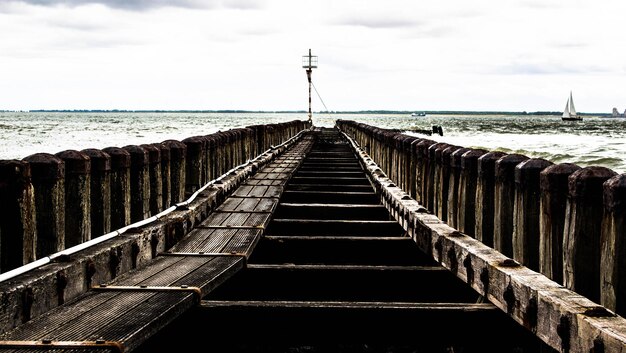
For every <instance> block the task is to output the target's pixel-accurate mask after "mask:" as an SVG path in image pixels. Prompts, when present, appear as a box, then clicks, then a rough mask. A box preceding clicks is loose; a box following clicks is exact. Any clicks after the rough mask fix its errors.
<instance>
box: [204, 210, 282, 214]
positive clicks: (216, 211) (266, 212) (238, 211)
mask: <svg viewBox="0 0 626 353" xmlns="http://www.w3.org/2000/svg"><path fill="white" fill-rule="evenodd" d="M213 212H214V213H255V214H256V213H259V214H271V213H273V212H272V211H246V210H236V211H229V210H215V211H213Z"/></svg>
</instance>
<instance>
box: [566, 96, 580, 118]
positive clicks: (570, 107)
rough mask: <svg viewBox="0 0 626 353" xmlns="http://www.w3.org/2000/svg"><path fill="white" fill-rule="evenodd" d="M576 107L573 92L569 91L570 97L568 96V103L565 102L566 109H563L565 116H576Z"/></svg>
mask: <svg viewBox="0 0 626 353" xmlns="http://www.w3.org/2000/svg"><path fill="white" fill-rule="evenodd" d="M576 115H577V114H576V108H575V107H574V99H573V98H572V92H571V91H570V92H569V98H567V103H565V109H564V110H563V117H564V118H575V117H576Z"/></svg>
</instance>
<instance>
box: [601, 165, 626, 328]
mask: <svg viewBox="0 0 626 353" xmlns="http://www.w3.org/2000/svg"><path fill="white" fill-rule="evenodd" d="M603 189H604V190H603V191H604V216H603V219H602V233H601V241H602V249H601V254H600V256H601V257H600V268H602V272H601V273H600V283H601V284H602V287H601V292H600V294H601V297H600V299H601V303H602V305H604V306H606V307H607V308H609V309H611V310H614V311H615V312H617V313H618V314H619V315H622V316H626V281H625V280H624V278H625V275H626V273H624V270H625V269H626V243H625V242H624V241H625V240H626V237H624V234H626V224H625V222H624V220H625V219H626V174H620V175H616V176H614V177H612V178H611V179H609V180H607V181H606V182H605V183H604V185H603Z"/></svg>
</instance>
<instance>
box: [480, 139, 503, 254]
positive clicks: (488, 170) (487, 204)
mask: <svg viewBox="0 0 626 353" xmlns="http://www.w3.org/2000/svg"><path fill="white" fill-rule="evenodd" d="M504 156H506V153H504V152H500V151H491V152H488V153H486V154H484V155H482V156H480V157H479V158H478V183H477V185H476V227H475V230H474V236H476V239H478V240H480V241H481V242H482V243H483V244H485V245H487V246H490V247H493V233H494V230H493V228H494V220H495V185H496V161H497V160H499V159H500V158H502V157H504Z"/></svg>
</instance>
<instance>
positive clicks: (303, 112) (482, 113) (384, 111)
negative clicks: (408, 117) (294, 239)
mask: <svg viewBox="0 0 626 353" xmlns="http://www.w3.org/2000/svg"><path fill="white" fill-rule="evenodd" d="M416 111H419V112H424V113H426V115H428V114H435V115H441V114H463V115H486V114H492V115H493V114H498V115H558V116H560V115H561V114H562V112H556V111H555V112H549V111H538V112H525V111H522V112H505V111H464V110H415V111H408V110H355V111H317V112H313V113H314V114H411V113H414V112H416ZM0 112H1V113H254V114H259V113H266V114H307V111H305V110H236V109H224V110H194V109H180V110H160V109H154V110H151V109H149V110H125V109H110V110H107V109H33V110H0ZM578 115H583V116H611V114H610V113H580V112H579V113H578Z"/></svg>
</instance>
